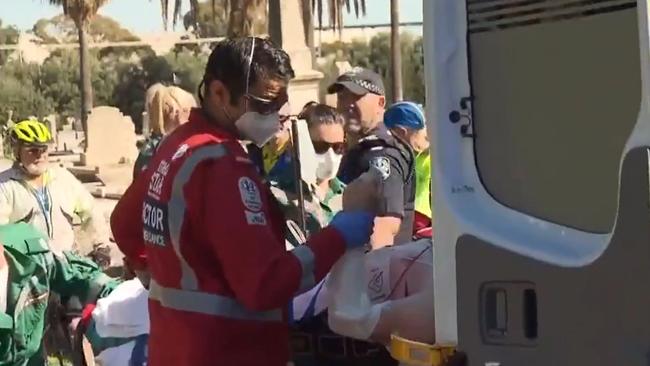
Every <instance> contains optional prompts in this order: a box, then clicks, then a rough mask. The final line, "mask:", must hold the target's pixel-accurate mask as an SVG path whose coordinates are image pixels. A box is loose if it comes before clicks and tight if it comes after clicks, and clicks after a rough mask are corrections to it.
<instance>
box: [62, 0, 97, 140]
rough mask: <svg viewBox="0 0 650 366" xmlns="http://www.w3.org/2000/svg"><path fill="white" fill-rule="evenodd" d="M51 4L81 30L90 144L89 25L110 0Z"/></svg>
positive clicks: (83, 111)
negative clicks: (58, 8) (59, 9)
mask: <svg viewBox="0 0 650 366" xmlns="http://www.w3.org/2000/svg"><path fill="white" fill-rule="evenodd" d="M49 2H50V4H52V5H58V6H62V7H63V13H64V14H65V15H66V16H68V17H70V19H72V20H73V21H74V24H75V25H76V26H77V31H78V32H79V65H80V69H79V70H80V71H79V74H80V76H81V82H80V83H81V124H82V126H83V130H84V134H85V136H86V146H88V114H89V113H90V110H91V109H92V107H93V88H92V84H91V77H90V58H89V55H88V33H87V30H88V25H89V23H90V21H91V20H92V18H93V17H94V16H95V15H96V14H97V11H98V10H99V8H100V7H101V6H102V5H104V4H106V3H107V2H108V0H49Z"/></svg>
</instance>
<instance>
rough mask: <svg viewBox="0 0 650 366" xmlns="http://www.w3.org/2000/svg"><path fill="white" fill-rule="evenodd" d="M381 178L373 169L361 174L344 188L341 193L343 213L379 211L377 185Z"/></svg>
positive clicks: (375, 212)
mask: <svg viewBox="0 0 650 366" xmlns="http://www.w3.org/2000/svg"><path fill="white" fill-rule="evenodd" d="M380 183H381V177H380V176H379V175H378V173H376V172H375V170H374V169H371V170H369V171H367V172H365V173H363V174H362V175H361V176H359V178H357V179H355V180H354V181H352V182H351V183H350V184H348V185H347V186H346V187H345V191H344V192H343V210H344V211H369V212H372V213H374V214H376V215H379V214H381V212H378V211H379V185H380Z"/></svg>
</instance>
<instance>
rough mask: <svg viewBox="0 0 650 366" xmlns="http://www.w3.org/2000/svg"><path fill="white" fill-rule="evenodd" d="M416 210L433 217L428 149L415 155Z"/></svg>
mask: <svg viewBox="0 0 650 366" xmlns="http://www.w3.org/2000/svg"><path fill="white" fill-rule="evenodd" d="M415 211H417V212H419V213H421V214H424V215H426V216H428V217H433V212H432V209H431V156H430V155H429V152H428V151H425V152H422V153H420V154H418V155H417V156H416V157H415Z"/></svg>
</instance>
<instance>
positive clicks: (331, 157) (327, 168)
mask: <svg viewBox="0 0 650 366" xmlns="http://www.w3.org/2000/svg"><path fill="white" fill-rule="evenodd" d="M342 158H343V155H339V154H337V153H335V152H334V150H332V148H331V147H330V148H329V149H328V150H327V151H326V152H325V153H324V154H316V161H317V162H318V166H317V168H316V179H318V181H319V182H324V181H329V180H331V179H333V178H334V177H336V173H338V171H339V165H341V159H342Z"/></svg>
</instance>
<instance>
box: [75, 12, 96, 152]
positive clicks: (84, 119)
mask: <svg viewBox="0 0 650 366" xmlns="http://www.w3.org/2000/svg"><path fill="white" fill-rule="evenodd" d="M78 30H79V66H80V71H79V76H80V87H81V125H82V126H83V130H84V136H85V137H86V147H87V146H88V114H89V113H90V110H91V109H92V108H93V86H92V82H91V81H92V80H91V76H90V55H89V54H88V34H87V33H86V24H85V23H83V22H81V24H79V27H78Z"/></svg>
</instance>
